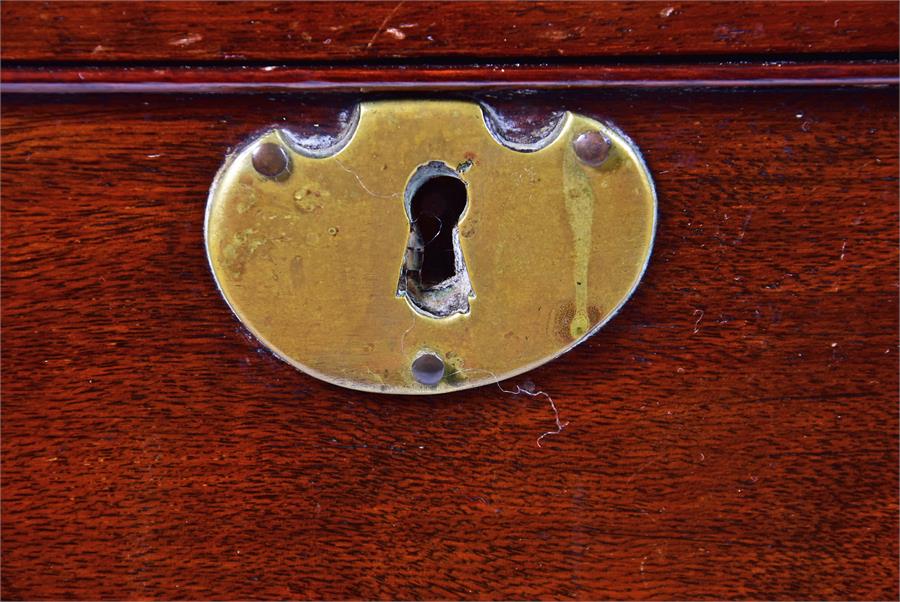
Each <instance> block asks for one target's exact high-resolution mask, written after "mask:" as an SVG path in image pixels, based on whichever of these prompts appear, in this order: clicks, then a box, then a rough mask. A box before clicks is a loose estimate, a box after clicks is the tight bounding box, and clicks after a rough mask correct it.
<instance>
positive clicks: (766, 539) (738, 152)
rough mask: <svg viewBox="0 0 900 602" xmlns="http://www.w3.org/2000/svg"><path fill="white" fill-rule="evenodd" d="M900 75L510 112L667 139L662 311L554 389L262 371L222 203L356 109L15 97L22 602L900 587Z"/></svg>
mask: <svg viewBox="0 0 900 602" xmlns="http://www.w3.org/2000/svg"><path fill="white" fill-rule="evenodd" d="M896 94H897V92H896V88H895V87H880V88H849V89H837V88H816V89H800V88H795V89H786V88H785V89H775V90H767V91H760V90H750V91H700V90H686V91H670V90H643V91H642V90H631V91H627V90H607V91H603V92H602V93H598V92H596V91H581V92H560V91H556V92H545V93H540V94H529V95H522V96H518V95H515V94H512V95H507V96H504V97H503V98H497V97H486V101H487V102H494V103H497V104H498V106H516V107H518V108H520V109H525V110H526V112H527V110H532V112H534V113H541V112H542V111H543V112H546V111H549V110H551V109H554V108H560V107H561V108H567V109H572V110H576V111H579V112H581V113H584V114H587V115H592V116H595V117H599V118H602V119H607V120H610V121H612V122H613V123H615V124H616V125H617V126H619V127H621V128H622V129H623V131H625V132H627V133H628V134H629V135H630V136H631V137H632V138H633V139H634V140H635V141H636V143H637V144H638V145H639V146H640V148H641V150H642V152H643V154H644V157H645V159H646V161H647V163H648V165H649V166H650V169H651V171H652V173H653V176H654V178H655V181H656V185H657V188H658V194H659V207H660V213H659V226H658V232H657V240H656V243H655V248H654V255H653V257H652V259H651V263H650V266H649V270H648V272H647V274H646V276H645V278H644V280H643V281H642V284H641V285H640V287H639V289H638V291H637V293H636V295H635V296H634V298H633V299H632V300H631V301H630V302H629V303H628V304H627V305H626V306H625V307H624V309H623V310H622V312H621V313H620V314H619V315H618V316H617V317H616V318H615V319H614V320H613V321H612V322H611V323H610V324H609V325H607V326H606V327H605V328H604V329H603V330H602V331H601V332H600V333H599V334H598V335H596V336H595V337H593V338H592V339H590V340H589V341H588V342H587V343H586V344H584V345H582V346H580V347H578V348H577V349H575V350H574V351H572V352H570V353H569V354H567V355H565V356H563V357H562V358H560V359H558V360H556V361H554V362H552V363H551V364H548V365H546V366H544V367H542V368H539V369H537V370H535V371H534V372H531V373H529V374H528V375H527V376H526V377H523V378H521V379H518V380H516V381H513V382H510V383H507V384H505V385H504V386H505V388H513V389H514V388H515V385H516V384H520V383H521V382H524V381H525V380H530V381H532V382H534V383H535V384H536V386H537V388H538V389H540V390H543V391H545V392H547V393H548V394H549V395H551V396H552V398H553V400H554V401H555V403H556V405H557V407H558V408H559V412H560V417H561V420H563V421H564V422H567V423H568V425H567V426H566V428H565V429H564V430H563V431H562V432H561V433H560V434H558V435H555V436H550V437H547V438H545V439H544V440H543V447H538V446H537V445H536V440H537V438H538V436H539V435H540V434H541V433H543V432H545V431H547V430H551V429H552V427H553V414H552V411H551V408H550V407H549V404H548V403H547V401H546V400H545V399H543V398H531V397H526V396H513V395H509V394H507V393H504V392H502V391H501V390H499V389H498V388H493V387H485V388H480V389H476V390H471V391H465V392H460V393H455V394H450V395H445V396H438V397H429V398H404V397H394V396H378V395H370V394H360V393H357V392H352V391H347V390H343V389H340V388H336V387H333V386H330V385H326V384H323V383H320V382H319V381H316V380H314V379H313V378H311V377H308V376H306V375H304V374H301V373H299V372H297V371H295V370H294V369H292V368H290V367H289V366H287V365H286V364H284V363H282V362H280V361H279V360H277V359H275V358H273V357H272V356H271V355H269V354H268V353H267V352H265V351H264V350H262V349H261V348H260V347H259V345H258V344H257V343H255V342H254V341H253V340H252V337H250V336H249V335H247V334H246V333H245V332H244V331H243V330H242V328H241V327H240V326H239V324H238V323H237V321H236V320H235V319H234V318H233V316H231V315H230V313H229V311H228V309H227V307H226V305H225V304H224V302H223V301H222V299H221V298H220V296H219V293H218V292H217V290H216V288H215V285H214V282H213V280H212V278H211V275H210V273H209V270H208V267H207V263H206V259H205V256H204V250H203V236H202V223H203V212H204V206H205V200H206V194H207V190H208V187H209V184H210V181H211V179H212V177H213V175H214V174H215V172H216V169H217V168H218V166H219V164H220V163H221V161H222V158H223V156H224V154H225V153H226V152H227V151H228V149H229V147H230V146H231V145H233V144H235V143H236V142H238V141H240V140H241V139H242V138H244V137H246V136H248V135H249V134H251V133H252V132H255V131H257V130H259V129H260V128H262V127H265V126H266V125H269V124H272V123H287V124H298V125H303V124H307V126H308V125H309V124H315V123H318V124H320V126H321V128H323V129H328V128H333V127H336V123H337V114H338V112H339V110H341V109H343V108H345V107H348V106H352V104H353V103H354V102H355V101H356V100H357V99H358V97H356V96H353V95H333V94H330V95H329V94H326V95H310V94H304V95H275V96H271V95H269V96H266V95H230V96H229V95H213V96H203V95H195V96H179V95H152V94H148V95H140V94H134V95H132V94H123V95H90V94H88V95H19V94H11V95H7V96H5V97H4V99H3V102H4V113H3V123H2V126H3V140H4V145H3V157H2V159H3V172H2V190H3V203H2V218H3V220H2V245H3V247H2V253H3V289H2V301H3V303H2V317H3V325H4V330H3V347H2V359H3V368H4V369H3V373H2V385H3V414H4V416H3V418H4V421H3V427H4V429H3V430H4V432H3V435H4V436H3V441H2V446H3V459H4V466H3V468H4V475H3V476H4V491H3V516H2V521H3V544H4V558H3V568H4V570H3V580H4V581H3V590H4V597H7V598H60V597H78V598H122V597H125V598H143V597H154V598H156V597H159V598H213V597H215V598H223V597H224V598H262V597H265V598H545V597H565V598H602V597H614V598H637V597H662V598H698V597H732V596H737V597H754V598H791V597H804V598H807V597H808V598H890V597H895V596H896V593H897V563H896V559H897V553H898V550H897V539H896V533H897V527H898V524H897V512H898V507H897V487H898V481H897V472H896V470H895V468H896V466H897V460H898V457H897V444H898V433H897V424H898V416H897V411H898V410H897V407H898V399H897V388H898V374H897V355H896V352H897V349H896V336H897V329H898V324H897V315H898V314H897V311H898V306H897V265H898V234H897V222H898V208H897V168H898V166H897V154H898V153H897V151H898V148H897V133H898V128H897V111H896V99H897V95H896Z"/></svg>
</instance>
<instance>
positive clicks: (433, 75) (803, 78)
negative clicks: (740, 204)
mask: <svg viewBox="0 0 900 602" xmlns="http://www.w3.org/2000/svg"><path fill="white" fill-rule="evenodd" d="M0 83H2V85H3V91H4V92H7V93H17V94H18V93H26V94H30V93H39V94H40V93H54V94H96V93H110V94H111V93H135V92H138V93H147V94H149V93H154V94H172V93H180V94H185V93H187V94H197V93H200V94H208V93H222V92H227V93H239V92H240V93H248V92H253V93H270V92H348V91H351V92H385V91H389V92H397V91H404V92H405V91H411V90H412V91H432V92H434V91H438V90H440V91H447V90H454V91H460V90H469V91H479V92H484V91H487V90H523V89H535V88H537V89H541V90H560V89H562V90H570V89H575V88H589V89H599V88H668V89H672V88H706V89H709V88H772V87H784V86H791V87H800V86H828V87H836V86H863V85H867V86H878V85H885V84H891V85H897V83H898V72H897V62H896V61H857V62H849V61H842V62H837V61H834V62H827V63H825V62H802V63H786V62H782V63H774V64H773V63H771V62H767V63H737V64H735V63H717V64H710V63H699V64H666V63H661V64H642V65H595V64H576V65H556V66H554V67H553V68H552V69H548V68H547V67H546V66H540V65H522V64H495V65H490V66H487V67H485V66H473V65H456V66H434V65H430V66H424V67H421V66H419V67H417V66H410V65H402V66H396V67H384V66H381V67H366V66H360V65H349V66H318V67H272V66H268V67H251V66H247V65H242V66H219V65H216V66H202V67H198V66H194V65H190V66H175V67H160V66H156V67H135V66H121V65H113V66H85V65H75V66H66V67H60V66H56V67H42V66H38V67H35V66H30V65H29V66H18V67H12V68H7V69H4V70H3V72H2V73H0Z"/></svg>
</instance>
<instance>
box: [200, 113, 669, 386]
mask: <svg viewBox="0 0 900 602" xmlns="http://www.w3.org/2000/svg"><path fill="white" fill-rule="evenodd" d="M493 119H494V118H493V117H492V115H491V114H490V112H489V111H487V110H486V109H483V108H482V107H481V106H480V105H478V104H474V103H469V102H463V101H431V100H391V101H379V102H368V103H362V104H360V105H359V106H358V107H357V110H356V112H355V115H354V119H353V124H352V125H351V126H350V127H349V128H348V129H347V130H346V131H345V132H344V134H343V135H342V136H341V137H340V138H339V139H338V140H336V141H335V143H334V145H333V146H331V147H330V148H328V149H324V150H321V149H319V150H313V149H312V148H310V147H308V146H306V145H305V143H304V141H303V140H301V139H299V138H297V137H296V136H294V135H293V134H291V132H290V131H289V130H286V129H281V128H274V129H270V130H268V131H266V132H264V133H263V134H261V135H259V136H257V137H255V138H254V139H252V140H250V141H248V142H247V143H245V144H244V145H243V146H241V147H240V148H239V149H238V150H237V151H235V152H234V153H232V154H231V155H230V156H228V157H227V159H226V161H225V164H224V165H223V166H222V168H221V169H220V170H219V173H218V175H217V176H216V178H215V180H214V182H213V184H212V187H211V189H210V194H209V200H208V204H207V212H206V224H205V235H206V249H207V254H208V257H209V263H210V266H211V267H212V272H213V274H214V276H215V279H216V283H217V284H218V286H219V289H220V290H221V292H222V294H223V296H224V297H225V300H226V301H227V302H228V305H229V306H230V307H231V309H232V310H233V311H234V313H235V314H236V315H237V317H238V318H239V319H240V320H241V322H243V324H244V325H245V326H246V327H247V328H248V329H249V330H250V331H251V332H252V333H253V335H254V336H256V337H257V338H258V339H259V340H260V341H261V342H262V343H263V344H264V345H266V346H267V347H268V348H269V349H271V350H272V351H273V352H274V353H275V354H276V355H277V356H279V357H280V358H282V359H283V360H284V361H286V362H288V363H289V364H291V365H293V366H295V367H296V368H299V369H300V370H302V371H304V372H306V373H308V374H310V375H312V376H315V377H317V378H320V379H323V380H325V381H328V382H330V383H334V384H336V385H340V386H344V387H350V388H352V389H358V390H363V391H373V392H388V393H407V394H421V393H443V392H448V391H454V390H459V389H465V388H470V387H476V386H479V385H484V384H488V383H494V382H497V381H499V380H503V379H507V378H510V377H512V376H515V375H517V374H520V373H522V372H525V371H527V370H530V369H532V368H535V367H537V366H539V365H541V364H543V363H544V362H547V361H548V360H550V359H553V358H555V357H557V356H559V355H560V354H562V353H565V352H566V351H568V350H570V349H571V348H572V347H574V346H575V345H577V344H578V343H580V342H582V341H584V340H585V339H586V338H587V337H589V336H591V335H592V334H594V333H595V332H596V331H597V330H598V329H599V328H600V327H601V326H603V324H605V323H606V322H607V321H608V320H609V319H610V318H611V317H612V316H613V315H614V314H615V313H616V312H617V311H618V310H619V308H621V307H622V305H623V304H624V303H625V301H626V300H627V299H628V298H629V296H630V295H631V294H632V292H633V291H634V290H635V288H636V287H637V284H638V282H639V280H640V278H641V276H642V275H643V273H644V270H645V268H646V266H647V261H648V260H649V257H650V252H651V247H652V244H653V236H654V230H655V225H656V195H655V192H654V188H653V182H652V180H651V178H650V173H649V172H648V170H647V167H646V165H645V164H644V162H643V160H642V159H641V156H640V154H639V152H638V150H637V149H636V148H635V147H634V145H633V144H632V143H631V141H630V140H629V139H628V138H627V137H625V136H624V135H623V134H622V133H621V132H619V131H618V130H616V129H615V128H613V127H610V126H608V125H604V124H602V123H600V122H598V121H595V120H593V119H589V118H587V117H584V116H582V115H578V114H574V113H570V112H566V113H564V114H562V116H561V117H560V119H559V122H558V123H557V124H556V126H555V127H554V128H553V129H552V131H551V132H550V133H549V134H548V135H547V136H546V137H545V138H544V139H542V140H540V141H537V142H536V143H535V144H533V145H530V146H527V147H525V146H521V145H514V144H512V143H510V142H508V141H507V140H505V139H503V137H502V136H501V135H500V134H498V133H497V128H496V127H494V121H493ZM282 151H283V153H282Z"/></svg>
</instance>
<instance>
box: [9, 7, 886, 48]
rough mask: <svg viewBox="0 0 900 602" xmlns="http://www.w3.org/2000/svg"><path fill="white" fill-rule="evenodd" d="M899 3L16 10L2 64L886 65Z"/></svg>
mask: <svg viewBox="0 0 900 602" xmlns="http://www.w3.org/2000/svg"><path fill="white" fill-rule="evenodd" d="M897 13H898V4H897V2H527V3H514V2H497V3H494V2H402V1H401V2H365V3H334V2H218V3H210V2H55V3H53V2H44V3H40V4H38V3H34V2H21V1H14V0H7V1H5V2H3V3H2V5H0V14H2V21H3V26H4V27H3V37H2V40H0V56H2V58H3V60H4V61H10V60H28V61H65V62H73V61H74V62H97V61H169V62H173V61H174V62H179V63H182V62H190V61H230V62H241V61H263V62H267V63H273V62H274V63H277V62H281V61H327V62H329V63H330V62H334V61H367V60H381V59H395V58H403V59H417V60H418V59H435V58H446V57H453V58H456V59H469V60H474V61H479V62H483V61H484V60H486V59H498V58H505V57H508V58H514V59H516V60H521V59H528V58H531V59H537V60H541V61H546V60H555V59H558V58H572V57H581V58H584V57H588V58H596V57H612V58H621V57H637V56H657V55H667V56H673V55H682V56H696V55H714V56H723V55H728V56H730V57H731V58H734V56H735V55H760V54H765V55H770V54H789V55H793V54H801V55H806V54H828V53H885V54H887V55H888V57H889V58H890V57H891V56H892V57H893V58H894V59H896V55H897V27H898V24H897V23H898V21H897Z"/></svg>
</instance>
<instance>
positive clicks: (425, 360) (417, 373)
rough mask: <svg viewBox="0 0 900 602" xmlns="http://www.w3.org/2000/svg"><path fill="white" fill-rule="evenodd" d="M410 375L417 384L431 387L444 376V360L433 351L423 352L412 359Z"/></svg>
mask: <svg viewBox="0 0 900 602" xmlns="http://www.w3.org/2000/svg"><path fill="white" fill-rule="evenodd" d="M412 375H413V378H414V379H416V382H418V383H419V384H422V385H425V386H427V387H433V386H435V385H436V384H438V383H439V382H441V379H442V378H444V360H442V359H441V358H439V357H438V356H436V355H435V354H433V353H425V354H423V355H420V356H419V357H417V358H416V359H414V360H413V363H412Z"/></svg>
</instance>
